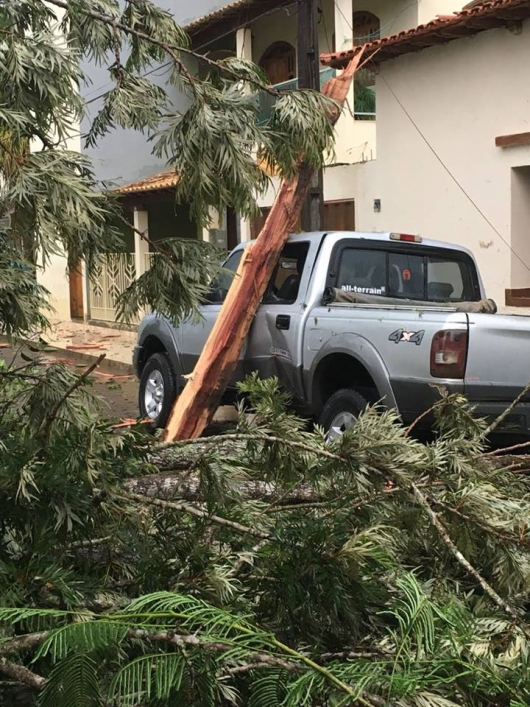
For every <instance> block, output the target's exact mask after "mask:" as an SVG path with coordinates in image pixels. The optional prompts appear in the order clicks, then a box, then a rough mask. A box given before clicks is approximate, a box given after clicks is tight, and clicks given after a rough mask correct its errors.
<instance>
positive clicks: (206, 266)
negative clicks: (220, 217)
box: [117, 238, 221, 322]
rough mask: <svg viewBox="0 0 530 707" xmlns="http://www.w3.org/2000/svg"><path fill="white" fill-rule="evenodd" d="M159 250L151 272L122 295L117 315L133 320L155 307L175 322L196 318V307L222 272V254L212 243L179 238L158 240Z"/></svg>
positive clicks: (154, 255)
mask: <svg viewBox="0 0 530 707" xmlns="http://www.w3.org/2000/svg"><path fill="white" fill-rule="evenodd" d="M156 247H157V250H156V251H155V253H153V255H152V260H151V267H150V268H149V270H147V271H146V272H145V273H143V275H141V276H140V277H139V278H138V279H137V280H134V281H133V282H132V283H131V285H130V286H129V287H128V288H127V290H125V291H124V292H123V293H122V295H120V297H119V299H118V302H117V310H118V316H119V317H120V318H122V319H124V320H134V317H135V316H136V314H137V312H138V311H139V310H142V309H145V308H147V307H152V308H153V310H155V311H156V312H158V313H159V314H161V315H165V316H167V317H169V318H170V319H173V320H174V321H175V322H178V321H182V320H183V319H185V318H186V317H188V316H190V315H195V317H196V316H197V304H198V303H200V302H204V300H205V299H206V296H207V294H208V292H209V290H210V287H209V286H210V283H211V282H212V280H213V279H214V277H215V275H216V274H217V273H218V272H219V262H220V260H221V253H220V252H219V251H218V250H217V249H216V248H214V247H212V246H210V244H209V243H205V242H203V241H191V242H190V241H189V240H184V239H180V238H168V239H166V240H163V241H161V240H159V241H157V243H156ZM175 293H179V296H178V297H175Z"/></svg>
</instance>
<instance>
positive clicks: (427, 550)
mask: <svg viewBox="0 0 530 707" xmlns="http://www.w3.org/2000/svg"><path fill="white" fill-rule="evenodd" d="M29 366H30V367H29V368H25V369H19V370H15V369H6V368H4V369H3V370H0V406H1V407H0V425H1V429H2V445H1V448H0V504H1V508H2V514H1V517H0V695H1V696H2V697H1V699H2V703H3V704H17V705H18V704H20V705H28V706H29V705H51V704H53V705H54V707H62V706H63V705H64V706H65V707H66V706H68V707H70V706H71V705H76V706H78V705H90V706H92V707H103V706H105V707H106V706H108V705H113V706H115V705H116V706H117V705H124V706H125V705H127V706H131V707H132V706H133V705H138V706H140V705H141V706H142V707H143V706H148V705H149V706H150V705H153V706H154V705H157V706H160V705H162V706H164V707H165V706H167V707H170V706H171V705H183V704H186V705H190V706H191V707H199V705H234V704H235V705H248V706H249V707H274V706H279V705H282V706H284V707H294V706H295V705H296V706H298V705H308V706H311V707H324V706H326V707H328V706H329V707H331V706H334V707H335V706H338V705H364V706H375V707H379V706H380V705H399V706H400V707H409V706H410V707H412V706H414V707H450V706H451V705H465V706H466V707H467V706H470V707H471V706H473V707H475V706H476V707H483V706H484V707H485V706H486V705H488V706H489V705H498V706H502V707H523V706H524V705H528V704H529V702H530V679H529V676H530V674H529V668H530V659H529V645H530V621H529V599H530V598H529V592H530V531H529V528H528V521H529V518H530V498H529V481H528V476H527V475H526V473H524V468H521V466H523V467H524V464H523V465H521V462H520V461H518V462H517V463H515V464H514V463H513V462H512V461H511V458H504V457H499V456H497V455H495V454H492V453H491V452H490V451H488V450H487V448H486V442H485V433H486V432H487V427H486V424H485V423H484V422H483V421H481V420H477V419H476V418H475V417H474V416H473V414H472V410H471V409H470V407H469V406H468V404H467V403H466V401H465V399H463V398H462V397H461V396H459V395H446V394H442V397H441V399H440V402H439V403H438V404H437V406H436V407H435V410H434V414H435V418H436V421H435V431H436V434H435V438H434V440H433V441H431V442H428V443H422V442H420V441H418V440H417V439H414V438H413V436H412V435H411V434H410V432H411V431H410V430H409V429H406V428H405V427H403V425H402V424H401V423H400V420H399V418H398V416H397V414H396V413H395V412H393V411H382V410H377V409H368V410H367V411H366V412H365V413H364V414H363V415H362V416H361V417H360V418H359V420H358V421H357V422H356V424H355V425H354V426H353V427H352V428H351V429H350V430H349V431H348V432H347V433H346V434H345V435H344V436H343V437H342V438H340V439H339V440H338V441H336V442H335V443H333V444H328V443H326V441H325V438H324V435H323V434H322V432H321V431H320V430H318V429H315V430H312V431H308V429H307V425H306V423H305V422H304V421H302V420H300V419H299V418H297V417H296V416H294V415H293V414H292V413H291V412H289V406H288V402H289V401H288V399H287V398H286V396H285V395H284V394H283V393H282V392H281V391H280V390H279V387H278V384H277V382H276V381H274V380H270V381H259V380H257V379H255V378H251V379H249V380H247V381H246V382H245V383H244V385H243V386H242V393H244V399H245V401H246V402H245V407H244V408H243V407H242V408H241V411H240V412H241V414H240V416H239V422H238V424H237V427H236V429H235V430H234V431H233V432H230V433H228V434H225V435H218V436H214V437H206V438H203V439H201V440H193V441H189V442H180V443H175V444H170V445H167V444H163V443H160V442H158V441H157V440H156V439H154V440H153V438H151V437H148V436H146V434H145V431H144V430H143V429H142V426H141V425H139V426H138V429H135V428H133V429H131V430H129V431H127V432H126V433H125V434H116V430H114V429H113V426H112V424H111V422H109V421H108V420H105V419H104V418H103V417H102V416H101V413H100V412H99V411H98V405H97V401H96V400H95V398H94V397H93V395H92V393H91V392H90V387H89V378H88V377H87V376H81V377H79V376H76V375H75V374H74V373H73V372H72V371H70V370H69V369H68V368H66V367H64V366H62V365H60V364H56V365H53V366H49V367H47V368H46V370H44V371H43V370H42V369H40V368H38V367H35V365H34V364H29ZM506 459H508V461H506Z"/></svg>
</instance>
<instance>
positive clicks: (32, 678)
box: [0, 658, 46, 690]
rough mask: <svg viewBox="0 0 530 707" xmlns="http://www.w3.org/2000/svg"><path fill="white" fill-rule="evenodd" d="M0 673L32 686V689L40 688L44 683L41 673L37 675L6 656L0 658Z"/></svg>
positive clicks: (44, 679)
mask: <svg viewBox="0 0 530 707" xmlns="http://www.w3.org/2000/svg"><path fill="white" fill-rule="evenodd" d="M0 673H3V674H4V675H7V677H8V678H11V680H14V681H15V682H18V683H21V684H22V685H27V686H28V687H31V688H33V689H34V690H42V688H43V687H44V685H45V684H46V678H43V677H42V676H41V675H37V673H34V672H32V671H31V670H29V669H28V668H26V667H25V666H24V665H19V664H18V663H12V662H10V661H9V660H7V659H6V658H0ZM0 684H1V683H0Z"/></svg>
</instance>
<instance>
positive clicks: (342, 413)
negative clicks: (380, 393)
mask: <svg viewBox="0 0 530 707" xmlns="http://www.w3.org/2000/svg"><path fill="white" fill-rule="evenodd" d="M367 406H368V401H367V400H366V398H363V396H362V395H361V394H360V393H358V392H357V391H356V390H353V388H341V390H337V392H336V393H333V395H332V396H331V397H330V398H329V399H328V401H327V402H326V404H325V405H324V407H323V408H322V412H321V414H320V417H319V419H318V424H319V425H320V426H321V427H322V428H323V429H324V431H325V432H326V436H327V440H328V442H333V441H334V440H335V439H337V438H338V437H340V435H342V434H344V432H345V431H346V430H347V429H348V428H349V427H351V426H352V425H353V423H354V422H355V420H356V419H357V418H358V417H359V415H360V414H361V412H362V411H363V410H364V409H365V408H366V407H367Z"/></svg>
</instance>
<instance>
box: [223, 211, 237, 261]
mask: <svg viewBox="0 0 530 707" xmlns="http://www.w3.org/2000/svg"><path fill="white" fill-rule="evenodd" d="M237 243H238V239H237V216H236V212H235V211H234V209H232V208H231V207H228V208H227V210H226V249H227V251H228V252H229V253H231V252H232V251H233V250H234V248H235V247H236V245H237Z"/></svg>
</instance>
